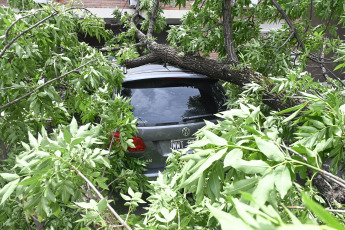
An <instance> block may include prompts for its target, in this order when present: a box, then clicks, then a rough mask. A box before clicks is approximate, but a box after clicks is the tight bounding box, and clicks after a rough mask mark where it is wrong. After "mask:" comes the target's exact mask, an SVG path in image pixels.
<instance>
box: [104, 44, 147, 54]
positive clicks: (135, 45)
mask: <svg viewBox="0 0 345 230" xmlns="http://www.w3.org/2000/svg"><path fill="white" fill-rule="evenodd" d="M130 46H133V47H140V46H145V43H142V42H141V43H136V44H133V45H130ZM130 46H121V47H115V48H111V49H107V48H102V49H100V51H101V52H102V53H104V52H111V51H118V50H121V49H124V48H127V47H130Z"/></svg>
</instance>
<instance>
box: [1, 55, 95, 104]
mask: <svg viewBox="0 0 345 230" xmlns="http://www.w3.org/2000/svg"><path fill="white" fill-rule="evenodd" d="M94 61H97V59H93V60H91V61H88V62H86V63H85V64H83V65H81V66H79V67H78V68H75V69H74V70H71V71H69V72H67V73H65V74H63V75H61V76H59V77H56V78H54V79H52V80H50V81H47V82H46V83H44V84H42V85H40V86H38V87H37V88H35V89H33V90H31V91H30V92H29V93H27V94H25V95H24V96H21V97H20V98H17V99H15V100H13V101H11V102H9V103H7V104H6V105H3V106H0V110H2V109H4V108H6V107H8V106H10V105H13V104H15V103H17V102H18V101H20V100H22V99H24V98H26V97H28V96H30V95H31V94H33V93H34V92H36V91H37V90H39V89H40V88H43V87H44V86H46V85H48V84H50V83H52V82H54V81H57V80H59V79H61V78H63V77H66V76H67V75H68V74H70V73H74V72H77V71H78V70H79V69H81V68H83V67H84V66H86V65H88V64H90V63H91V62H94Z"/></svg>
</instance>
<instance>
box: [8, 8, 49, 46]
mask: <svg viewBox="0 0 345 230" xmlns="http://www.w3.org/2000/svg"><path fill="white" fill-rule="evenodd" d="M39 11H42V10H37V11H36V12H35V13H33V14H28V15H24V16H22V17H20V18H18V19H17V20H15V21H14V22H13V23H12V24H11V25H10V26H9V27H8V28H7V30H6V32H5V38H4V40H5V44H7V43H8V42H7V39H8V33H9V32H10V30H11V29H12V28H13V26H14V25H15V24H17V23H18V22H19V21H20V20H22V19H24V18H28V17H31V16H34V15H35V14H36V13H38V12H39Z"/></svg>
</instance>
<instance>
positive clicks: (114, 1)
mask: <svg viewBox="0 0 345 230" xmlns="http://www.w3.org/2000/svg"><path fill="white" fill-rule="evenodd" d="M0 1H3V0H0ZM56 1H57V2H60V3H64V4H66V3H68V2H69V0H56ZM128 2H129V0H83V3H84V7H86V8H115V7H119V8H131V7H130V6H129V4H128ZM189 7H190V2H187V4H186V8H183V9H189ZM165 9H167V10H179V8H178V7H175V5H173V4H172V5H167V6H165ZM181 9H182V8H181Z"/></svg>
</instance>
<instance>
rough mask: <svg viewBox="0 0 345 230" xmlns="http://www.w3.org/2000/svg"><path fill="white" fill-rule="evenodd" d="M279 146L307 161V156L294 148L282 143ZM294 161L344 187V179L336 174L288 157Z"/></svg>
mask: <svg viewBox="0 0 345 230" xmlns="http://www.w3.org/2000/svg"><path fill="white" fill-rule="evenodd" d="M280 146H281V147H283V148H285V149H286V150H288V151H289V152H292V153H293V154H295V155H297V156H299V157H301V158H302V159H303V160H304V161H305V162H308V160H307V158H306V157H305V156H303V155H301V154H299V153H298V152H296V151H295V150H293V149H291V148H289V147H286V146H285V145H282V144H280ZM290 160H292V161H294V162H296V163H299V164H303V165H305V166H307V167H308V168H311V169H313V170H316V171H317V172H319V173H320V174H321V175H322V176H324V177H327V179H330V180H331V181H333V182H335V183H337V184H338V185H339V186H341V187H343V188H345V180H343V179H341V178H340V177H338V176H335V175H333V174H332V173H330V172H327V171H326V170H323V169H320V168H317V167H314V166H312V165H309V164H307V163H304V162H300V161H297V160H294V159H290Z"/></svg>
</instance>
